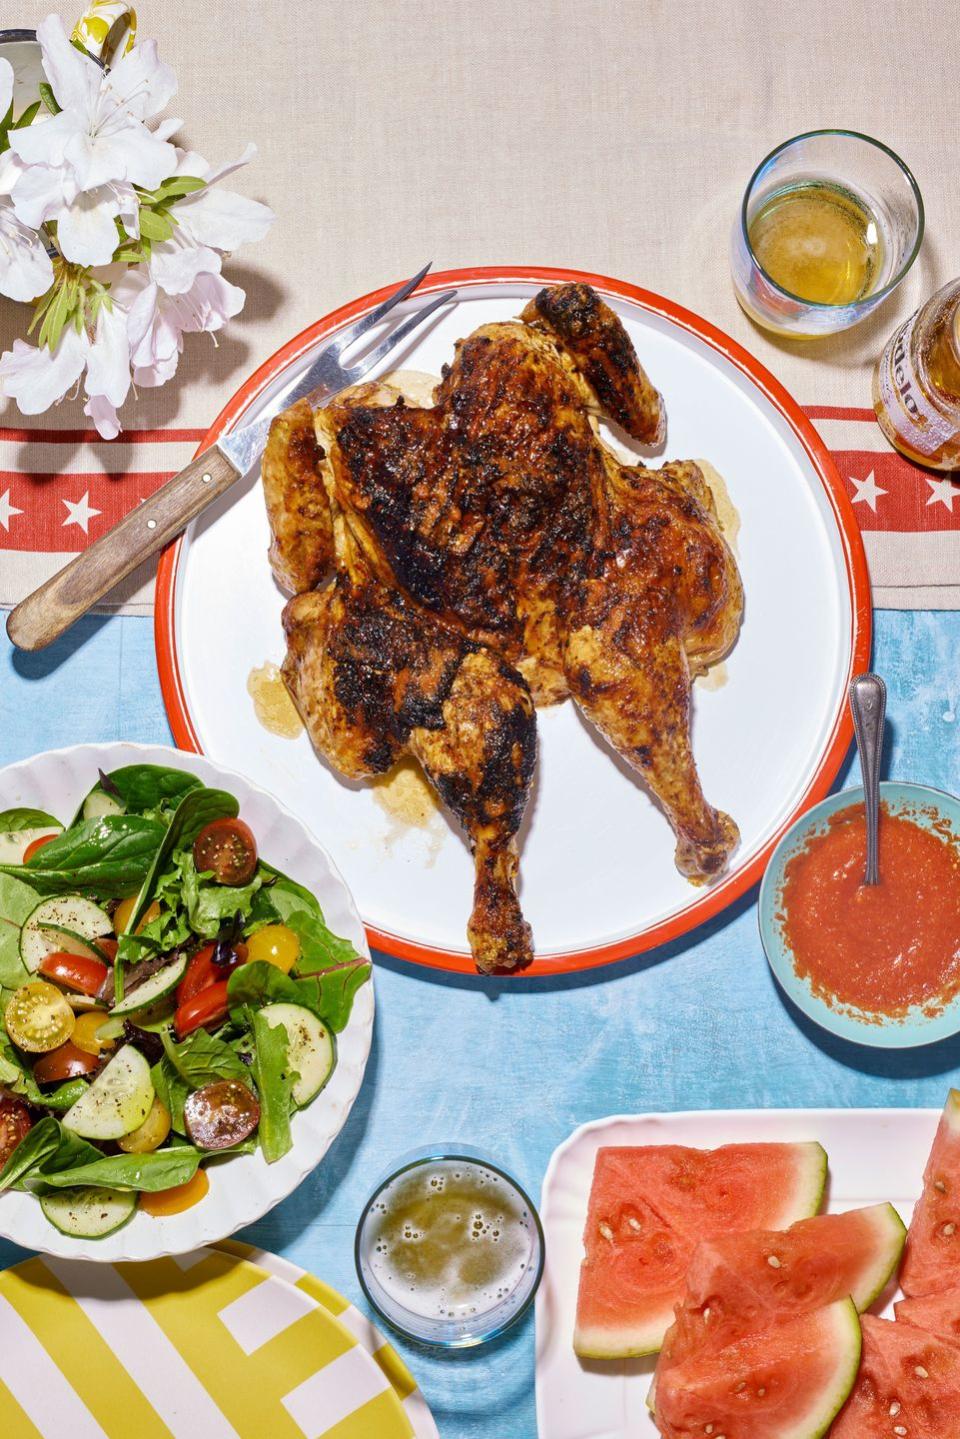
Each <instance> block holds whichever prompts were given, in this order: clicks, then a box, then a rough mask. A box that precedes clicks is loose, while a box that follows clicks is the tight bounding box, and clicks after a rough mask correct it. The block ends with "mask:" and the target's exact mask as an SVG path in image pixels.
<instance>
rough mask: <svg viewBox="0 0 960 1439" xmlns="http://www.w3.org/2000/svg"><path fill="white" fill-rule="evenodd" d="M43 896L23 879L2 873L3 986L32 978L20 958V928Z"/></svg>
mask: <svg viewBox="0 0 960 1439" xmlns="http://www.w3.org/2000/svg"><path fill="white" fill-rule="evenodd" d="M39 903H40V896H39V894H37V892H36V890H35V889H31V887H30V886H29V885H28V884H24V883H23V881H22V880H19V879H11V878H10V876H9V875H6V874H0V985H2V986H3V988H4V989H16V988H17V987H18V986H19V985H21V984H26V983H27V981H28V980H29V979H30V978H31V977H32V976H31V975H30V974H29V972H28V971H27V969H26V966H25V965H24V963H23V961H22V960H21V958H20V930H21V927H22V925H23V922H24V920H25V919H26V918H27V915H28V914H30V913H32V911H33V910H35V909H36V907H37V905H38V904H39Z"/></svg>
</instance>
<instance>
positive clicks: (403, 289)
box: [330, 260, 433, 355]
mask: <svg viewBox="0 0 960 1439" xmlns="http://www.w3.org/2000/svg"><path fill="white" fill-rule="evenodd" d="M432 264H433V261H432V260H428V261H427V263H426V264H425V265H424V267H423V269H422V270H420V271H419V272H418V273H417V274H416V275H414V277H413V279H412V280H406V281H405V282H404V284H402V285H401V286H400V288H399V290H394V292H393V294H392V295H389V296H388V297H387V299H385V300H384V301H383V303H382V304H381V305H378V306H377V308H376V309H375V310H371V311H370V313H369V315H364V316H363V318H362V319H360V320H357V321H356V323H355V324H353V325H351V326H350V327H349V329H346V330H344V331H343V332H342V334H340V335H338V336H337V339H336V344H335V346H333V345H331V347H330V348H331V351H332V352H333V354H335V355H342V354H343V352H344V350H345V349H346V348H347V346H348V345H352V344H353V342H354V340H358V339H359V338H360V336H361V335H365V334H366V332H367V331H368V330H369V329H371V328H372V327H373V326H374V325H375V324H376V323H377V322H378V320H382V319H383V317H384V315H389V313H390V311H391V310H392V309H393V307H394V305H399V303H400V301H401V300H405V299H406V298H407V296H408V295H412V294H413V292H414V290H415V289H416V288H417V286H418V285H419V283H420V281H421V280H422V279H423V277H424V275H425V274H426V273H427V271H428V270H429V269H430V266H431V265H432Z"/></svg>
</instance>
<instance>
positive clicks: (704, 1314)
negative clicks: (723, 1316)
mask: <svg viewBox="0 0 960 1439" xmlns="http://www.w3.org/2000/svg"><path fill="white" fill-rule="evenodd" d="M709 1318H710V1305H709V1304H708V1305H707V1307H706V1309H705V1310H704V1311H703V1322H704V1324H706V1322H707V1320H708V1319H709ZM707 1433H708V1434H712V1433H713V1426H712V1425H711V1427H710V1428H709V1429H708V1430H707Z"/></svg>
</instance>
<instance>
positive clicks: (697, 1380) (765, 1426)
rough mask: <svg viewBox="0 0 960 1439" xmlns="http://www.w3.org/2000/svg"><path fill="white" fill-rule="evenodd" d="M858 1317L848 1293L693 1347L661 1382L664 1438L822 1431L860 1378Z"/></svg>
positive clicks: (732, 1438) (789, 1436) (746, 1437)
mask: <svg viewBox="0 0 960 1439" xmlns="http://www.w3.org/2000/svg"><path fill="white" fill-rule="evenodd" d="M859 1362H860V1321H859V1319H858V1317H857V1311H856V1309H855V1308H854V1305H853V1303H852V1302H851V1301H850V1300H849V1299H841V1300H839V1301H838V1302H837V1303H836V1304H828V1305H826V1306H825V1307H823V1308H822V1309H811V1310H810V1311H809V1312H808V1313H806V1314H799V1315H795V1316H794V1318H792V1319H787V1320H786V1321H785V1322H784V1323H783V1324H778V1325H776V1326H775V1327H774V1328H772V1329H770V1330H768V1331H766V1332H763V1331H761V1332H758V1333H754V1334H747V1335H745V1336H744V1337H743V1338H742V1339H737V1340H736V1341H735V1342H734V1343H733V1344H728V1345H727V1346H726V1348H724V1349H718V1350H716V1351H715V1352H713V1353H711V1354H704V1355H691V1356H690V1357H689V1358H688V1359H685V1360H684V1361H683V1363H682V1364H675V1365H674V1366H673V1368H672V1369H668V1370H667V1371H666V1373H665V1374H663V1375H662V1376H661V1378H660V1380H659V1382H658V1384H657V1406H656V1420H657V1425H658V1427H659V1429H660V1432H661V1434H663V1435H664V1439H687V1436H691V1439H693V1436H696V1439H703V1436H704V1435H714V1436H716V1439H719V1436H720V1435H725V1436H726V1439H819V1436H820V1435H821V1434H825V1433H826V1431H827V1429H828V1428H829V1427H830V1425H831V1423H832V1422H833V1420H834V1418H835V1417H836V1415H837V1414H838V1413H839V1411H840V1410H841V1408H842V1407H843V1405H844V1403H845V1401H846V1399H847V1396H848V1395H849V1393H850V1391H851V1389H852V1388H853V1385H854V1383H855V1381H856V1378H857V1367H858V1364H859Z"/></svg>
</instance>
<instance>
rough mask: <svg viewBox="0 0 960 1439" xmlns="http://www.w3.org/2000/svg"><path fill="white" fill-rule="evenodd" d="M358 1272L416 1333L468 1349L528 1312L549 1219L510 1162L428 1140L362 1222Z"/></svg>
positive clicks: (395, 1321)
mask: <svg viewBox="0 0 960 1439" xmlns="http://www.w3.org/2000/svg"><path fill="white" fill-rule="evenodd" d="M355 1257H356V1264H357V1274H358V1276H359V1279H360V1283H361V1284H362V1286H363V1291H364V1293H365V1294H366V1296H367V1298H368V1300H369V1301H370V1303H371V1304H372V1305H373V1307H374V1309H375V1310H376V1311H377V1313H378V1314H379V1315H380V1316H381V1318H383V1319H385V1320H386V1321H387V1323H388V1324H391V1325H392V1326H393V1328H394V1329H398V1330H399V1331H400V1333H401V1334H403V1335H405V1336H406V1337H407V1338H408V1339H415V1340H418V1341H419V1342H420V1343H421V1344H431V1345H437V1346H440V1347H442V1348H445V1349H467V1348H471V1347H473V1346H474V1345H477V1344H483V1343H485V1342H486V1341H488V1340H490V1339H494V1338H496V1337H497V1335H499V1334H502V1333H503V1331H504V1330H505V1329H508V1328H509V1327H510V1325H511V1324H514V1323H515V1322H516V1321H517V1320H518V1319H519V1318H520V1316H521V1315H522V1314H525V1313H526V1311H527V1309H528V1308H529V1307H530V1304H531V1303H532V1301H533V1297H534V1295H535V1294H536V1292H537V1287H538V1285H539V1283H540V1278H541V1275H542V1274H543V1259H544V1244H543V1230H542V1228H541V1226H540V1219H539V1216H538V1214H537V1211H536V1209H535V1208H534V1206H533V1204H532V1203H531V1201H530V1199H529V1198H528V1196H527V1195H526V1193H525V1192H524V1191H523V1189H522V1188H521V1187H520V1185H519V1184H518V1183H517V1181H516V1180H515V1179H514V1178H513V1177H512V1176H511V1175H510V1174H508V1173H507V1172H506V1170H505V1169H503V1168H502V1167H501V1166H500V1165H498V1164H496V1163H495V1162H494V1161H493V1160H492V1159H490V1158H489V1157H488V1156H487V1155H485V1154H483V1153H482V1152H481V1151H480V1150H478V1149H474V1148H473V1147H472V1146H470V1145H463V1144H459V1145H458V1144H435V1145H427V1146H426V1147H425V1148H423V1149H417V1150H414V1151H413V1152H412V1153H411V1154H407V1155H405V1156H404V1157H403V1158H402V1159H401V1160H399V1161H398V1162H397V1164H396V1165H395V1166H394V1167H393V1168H392V1169H391V1170H390V1171H389V1172H388V1173H387V1174H385V1175H384V1176H383V1178H382V1179H381V1180H380V1182H379V1183H378V1185H377V1187H376V1189H375V1190H374V1192H373V1194H372V1196H371V1197H370V1199H369V1200H368V1201H367V1203H366V1205H365V1207H364V1210H363V1213H362V1215H361V1216H360V1223H359V1224H358V1226H357V1237H356V1246H355Z"/></svg>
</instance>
